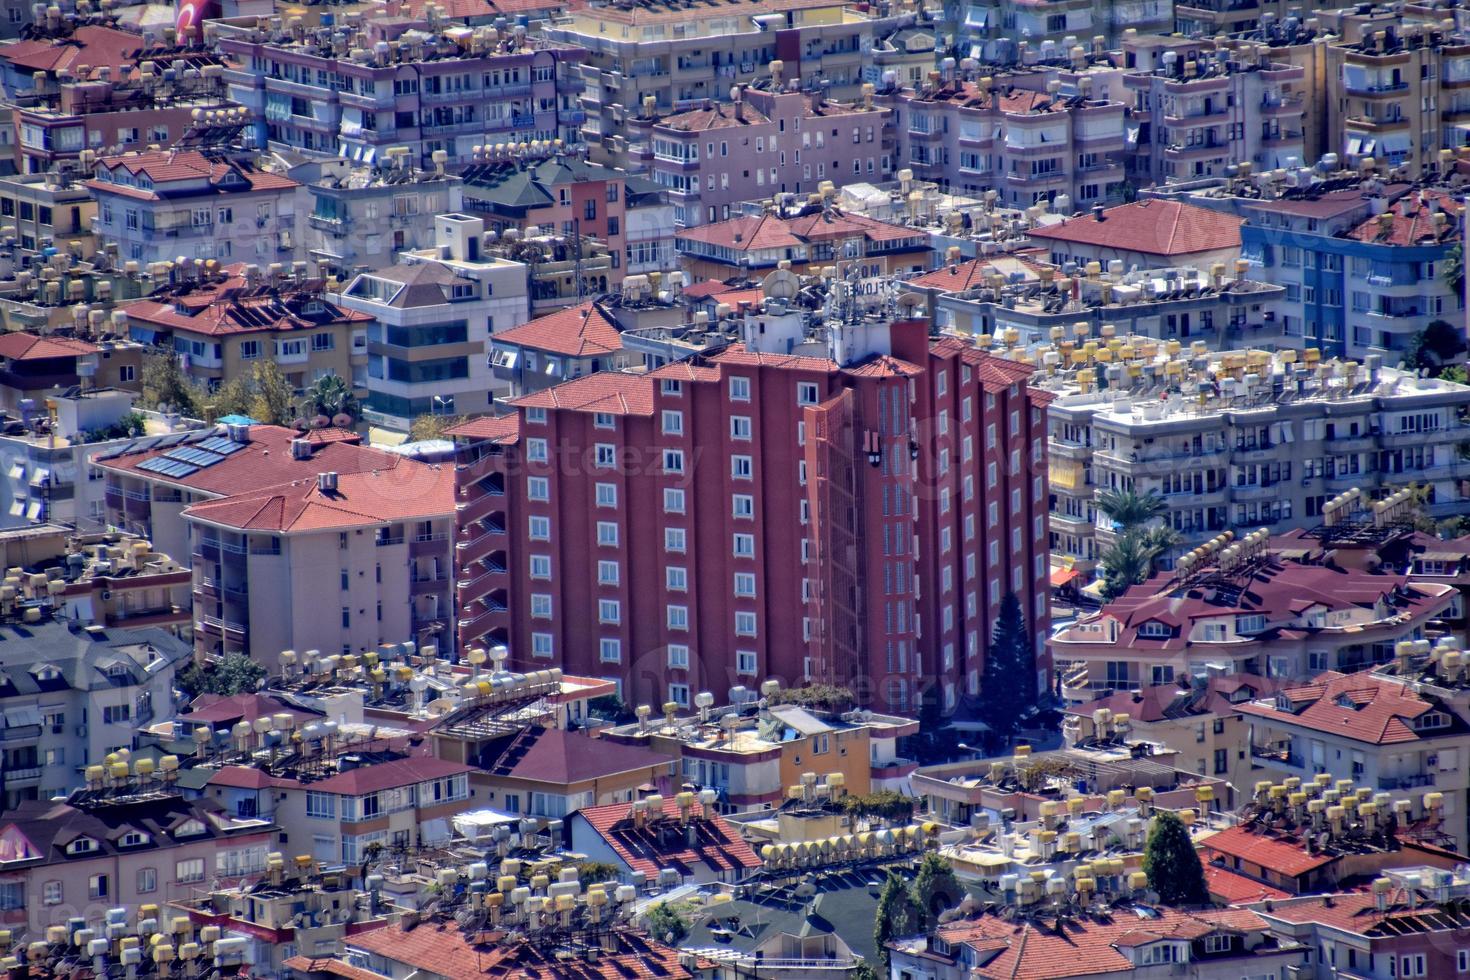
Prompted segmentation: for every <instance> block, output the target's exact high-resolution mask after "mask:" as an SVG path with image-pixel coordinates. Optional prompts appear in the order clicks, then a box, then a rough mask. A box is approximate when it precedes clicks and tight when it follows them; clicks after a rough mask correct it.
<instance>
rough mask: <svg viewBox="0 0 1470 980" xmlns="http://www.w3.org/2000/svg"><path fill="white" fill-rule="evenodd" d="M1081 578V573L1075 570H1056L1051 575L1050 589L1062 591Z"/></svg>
mask: <svg viewBox="0 0 1470 980" xmlns="http://www.w3.org/2000/svg"><path fill="white" fill-rule="evenodd" d="M1081 577H1082V573H1081V572H1079V571H1078V570H1077V569H1075V568H1056V569H1053V570H1052V573H1051V587H1052V588H1054V589H1063V588H1066V587H1067V586H1069V585H1071V584H1072V583H1073V582H1075V581H1077V580H1078V579H1079V578H1081Z"/></svg>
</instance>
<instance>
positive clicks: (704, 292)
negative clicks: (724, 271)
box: [683, 279, 742, 299]
mask: <svg viewBox="0 0 1470 980" xmlns="http://www.w3.org/2000/svg"><path fill="white" fill-rule="evenodd" d="M740 288H742V287H740V286H731V285H727V284H726V283H723V282H720V280H718V279H706V280H704V282H697V283H695V284H694V285H692V286H685V287H684V290H683V293H684V295H685V296H686V297H688V298H689V299H703V298H704V297H706V296H717V295H719V294H720V293H728V292H731V291H732V290H736V289H740Z"/></svg>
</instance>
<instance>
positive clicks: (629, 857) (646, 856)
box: [576, 799, 761, 879]
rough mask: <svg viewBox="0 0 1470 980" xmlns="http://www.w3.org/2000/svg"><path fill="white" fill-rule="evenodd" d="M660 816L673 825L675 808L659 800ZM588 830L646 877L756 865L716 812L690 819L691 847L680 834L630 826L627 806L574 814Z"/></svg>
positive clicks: (740, 839) (671, 802)
mask: <svg viewBox="0 0 1470 980" xmlns="http://www.w3.org/2000/svg"><path fill="white" fill-rule="evenodd" d="M663 812H664V817H665V818H666V819H672V820H674V821H676V822H677V821H678V819H679V804H678V802H677V801H675V800H673V799H665V800H664V810H663ZM576 816H578V817H580V818H581V819H583V820H585V821H586V822H587V824H588V826H590V827H591V828H592V830H593V831H594V832H595V833H596V834H597V835H598V836H599V837H601V838H602V839H603V841H604V842H605V843H606V844H607V845H608V846H609V847H611V848H612V849H613V851H614V852H615V853H616V854H617V855H618V857H619V858H620V859H621V860H622V862H623V863H624V864H625V865H627V866H628V867H629V868H631V869H633V870H634V871H641V872H643V873H644V874H645V875H648V876H649V878H650V879H653V878H655V877H656V876H657V875H658V873H659V871H660V870H661V869H663V868H676V869H678V870H679V871H680V872H681V873H686V874H687V873H688V872H689V869H690V868H691V867H693V866H695V865H701V864H702V865H705V866H707V867H709V868H711V869H713V870H715V871H719V872H723V871H732V870H737V869H741V868H744V869H746V870H752V869H755V868H758V867H760V864H761V861H760V858H758V857H756V854H755V851H754V850H753V849H752V848H751V846H750V845H749V844H747V843H746V842H745V839H744V838H743V837H741V836H740V834H739V833H738V832H737V831H736V830H735V828H734V827H732V826H731V825H730V824H729V822H727V821H726V820H725V818H724V817H721V816H720V815H719V814H714V815H713V816H710V817H706V818H702V819H697V820H693V821H691V823H690V826H692V827H694V828H695V841H694V844H693V845H692V846H691V845H690V844H689V843H688V842H687V840H686V838H685V835H684V834H678V835H673V836H669V837H663V836H661V835H660V834H658V833H657V832H656V831H654V830H651V829H650V828H649V827H648V826H647V825H645V826H643V827H642V828H638V827H635V826H634V824H633V818H632V817H631V816H629V814H628V804H626V803H610V804H608V805H607V806H594V807H587V808H585V809H582V810H579V811H577V814H576Z"/></svg>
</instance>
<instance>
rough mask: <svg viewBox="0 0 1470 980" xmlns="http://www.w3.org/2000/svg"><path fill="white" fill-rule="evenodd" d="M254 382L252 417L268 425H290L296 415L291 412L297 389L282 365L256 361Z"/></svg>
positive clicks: (273, 362) (251, 404)
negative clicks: (288, 378)
mask: <svg viewBox="0 0 1470 980" xmlns="http://www.w3.org/2000/svg"><path fill="white" fill-rule="evenodd" d="M253 380H254V383H255V396H254V397H253V398H251V400H250V417H251V418H253V419H255V420H256V421H257V422H263V423H265V424H266V425H288V424H289V423H290V422H291V420H292V418H293V417H294V416H295V414H296V413H295V412H293V411H292V410H291V403H292V402H293V401H294V400H295V398H296V389H295V388H293V387H291V382H290V381H288V380H287V379H286V375H285V372H283V371H282V370H281V367H280V365H279V364H277V363H276V362H275V361H272V360H260V361H256V362H255V377H254V379H253Z"/></svg>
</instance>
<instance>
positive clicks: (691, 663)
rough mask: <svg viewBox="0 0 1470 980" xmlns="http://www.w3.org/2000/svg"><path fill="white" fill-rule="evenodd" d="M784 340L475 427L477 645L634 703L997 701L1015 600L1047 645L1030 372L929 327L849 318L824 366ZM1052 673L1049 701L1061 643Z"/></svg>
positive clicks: (1039, 457) (590, 385) (543, 403)
mask: <svg viewBox="0 0 1470 980" xmlns="http://www.w3.org/2000/svg"><path fill="white" fill-rule="evenodd" d="M765 328H766V329H765V331H764V332H763V333H762V332H760V331H758V330H757V329H756V328H755V325H754V324H753V323H752V324H751V329H749V330H748V331H746V335H745V342H744V343H743V344H736V345H734V346H732V347H729V348H726V349H725V350H724V351H722V352H719V353H717V354H714V355H712V356H710V357H709V358H707V359H706V360H703V361H701V362H698V363H694V362H687V361H679V362H675V363H672V364H668V365H665V366H664V367H662V368H659V369H657V370H655V371H652V372H649V373H646V374H621V373H613V372H601V373H598V374H593V375H589V376H586V377H583V378H580V379H577V380H575V381H571V382H568V383H566V384H563V385H559V386H557V387H555V388H551V389H548V390H546V391H542V392H539V393H536V394H532V395H528V396H526V397H524V398H518V399H515V400H514V402H513V403H512V404H513V407H514V415H513V416H509V417H505V418H502V419H493V420H485V421H484V422H483V423H480V424H478V425H472V426H467V427H465V429H466V430H469V432H472V433H474V434H475V435H477V436H478V438H466V439H465V441H466V442H468V443H469V445H467V446H466V447H465V448H464V450H463V454H462V463H461V467H460V479H459V493H460V499H461V508H460V510H459V521H458V533H457V535H456V549H457V555H458V563H459V567H460V572H459V579H460V591H459V596H460V603H459V605H460V622H459V627H460V631H461V637H462V641H463V642H464V643H465V644H480V643H505V644H507V645H508V646H509V648H510V652H511V659H512V660H513V661H514V662H515V664H516V665H517V667H518V668H523V669H524V668H532V667H535V666H538V665H545V664H549V663H556V664H559V665H561V666H562V667H564V668H565V669H566V670H568V671H571V672H574V673H578V674H584V675H588V676H601V677H608V678H612V679H615V680H617V681H618V682H619V684H620V685H621V689H622V694H623V697H624V698H625V700H630V701H632V700H643V701H647V700H654V701H658V702H663V701H672V702H674V703H676V704H680V705H688V704H689V703H690V698H691V692H693V691H701V690H710V691H723V690H724V689H726V688H728V687H730V686H733V685H740V684H745V685H749V684H751V683H752V682H756V681H758V680H760V679H764V678H768V677H777V678H781V679H782V680H784V681H788V682H790V683H804V682H813V683H816V682H827V683H839V684H846V685H849V686H852V687H853V688H854V690H856V691H858V692H859V694H858V696H859V697H860V699H862V700H863V701H864V702H865V703H868V704H870V705H872V706H873V707H875V708H879V709H881V710H892V711H896V712H899V713H904V712H912V711H915V710H917V708H918V706H919V704H920V702H921V699H923V698H925V697H932V698H934V699H935V702H936V703H937V704H939V705H941V706H942V707H943V708H953V707H955V705H956V703H957V701H958V699H959V697H960V695H961V694H962V693H967V694H971V695H973V694H975V693H978V690H979V683H980V677H981V674H982V672H983V665H984V657H985V650H986V648H987V646H988V643H989V639H990V633H991V624H992V623H993V622H994V619H995V615H996V611H997V609H998V608H999V604H1000V602H1001V600H1002V597H1003V596H1004V595H1005V594H1006V593H1007V592H1013V593H1015V594H1016V595H1017V596H1018V598H1019V599H1020V600H1021V603H1022V607H1023V609H1024V610H1025V613H1026V617H1027V622H1028V625H1030V627H1031V628H1032V629H1033V630H1034V631H1035V633H1036V635H1037V636H1045V634H1046V623H1047V621H1048V607H1047V594H1048V588H1047V574H1048V573H1047V562H1046V556H1045V547H1046V545H1045V541H1046V534H1047V524H1046V489H1045V480H1044V477H1043V476H1042V475H1041V473H1042V472H1043V468H1044V460H1045V441H1044V435H1043V434H1044V432H1045V425H1046V419H1045V415H1046V412H1045V397H1044V396H1038V395H1036V394H1035V393H1034V392H1032V391H1031V389H1029V388H1028V387H1027V385H1026V383H1025V382H1026V379H1027V377H1028V376H1029V374H1030V368H1028V367H1026V366H1024V365H1018V364H1015V363H1013V362H1010V361H1005V360H1003V359H1000V358H995V357H990V356H987V355H983V354H980V353H979V352H978V351H976V350H975V349H973V348H972V347H970V346H969V345H967V344H965V343H963V342H961V341H958V340H945V341H939V342H934V343H932V344H931V342H930V340H929V338H928V335H927V334H928V331H927V324H926V323H925V322H923V321H900V322H895V323H891V324H890V323H887V322H881V321H871V322H866V321H865V322H864V323H860V324H857V325H852V324H834V325H832V326H831V328H830V330H831V333H832V338H833V340H832V345H833V346H832V348H831V350H830V352H828V353H827V354H825V355H823V354H821V353H816V354H814V355H812V356H807V355H803V354H799V353H798V354H786V353H774V351H775V350H778V349H779V350H781V351H783V352H784V351H786V350H789V349H791V347H790V346H789V344H788V341H789V340H790V338H789V337H786V336H777V335H778V334H780V333H782V331H781V330H780V329H778V325H777V323H776V322H771V321H768V322H767V323H766V324H765ZM798 329H800V328H799V327H798ZM462 431H463V430H462ZM466 434H468V433H466ZM571 610H585V611H586V613H587V614H586V615H569V614H568V612H569V611H571ZM1037 661H1038V686H1042V685H1044V676H1045V670H1046V664H1045V662H1044V653H1043V652H1042V650H1041V649H1040V647H1039V644H1038V651H1037Z"/></svg>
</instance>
